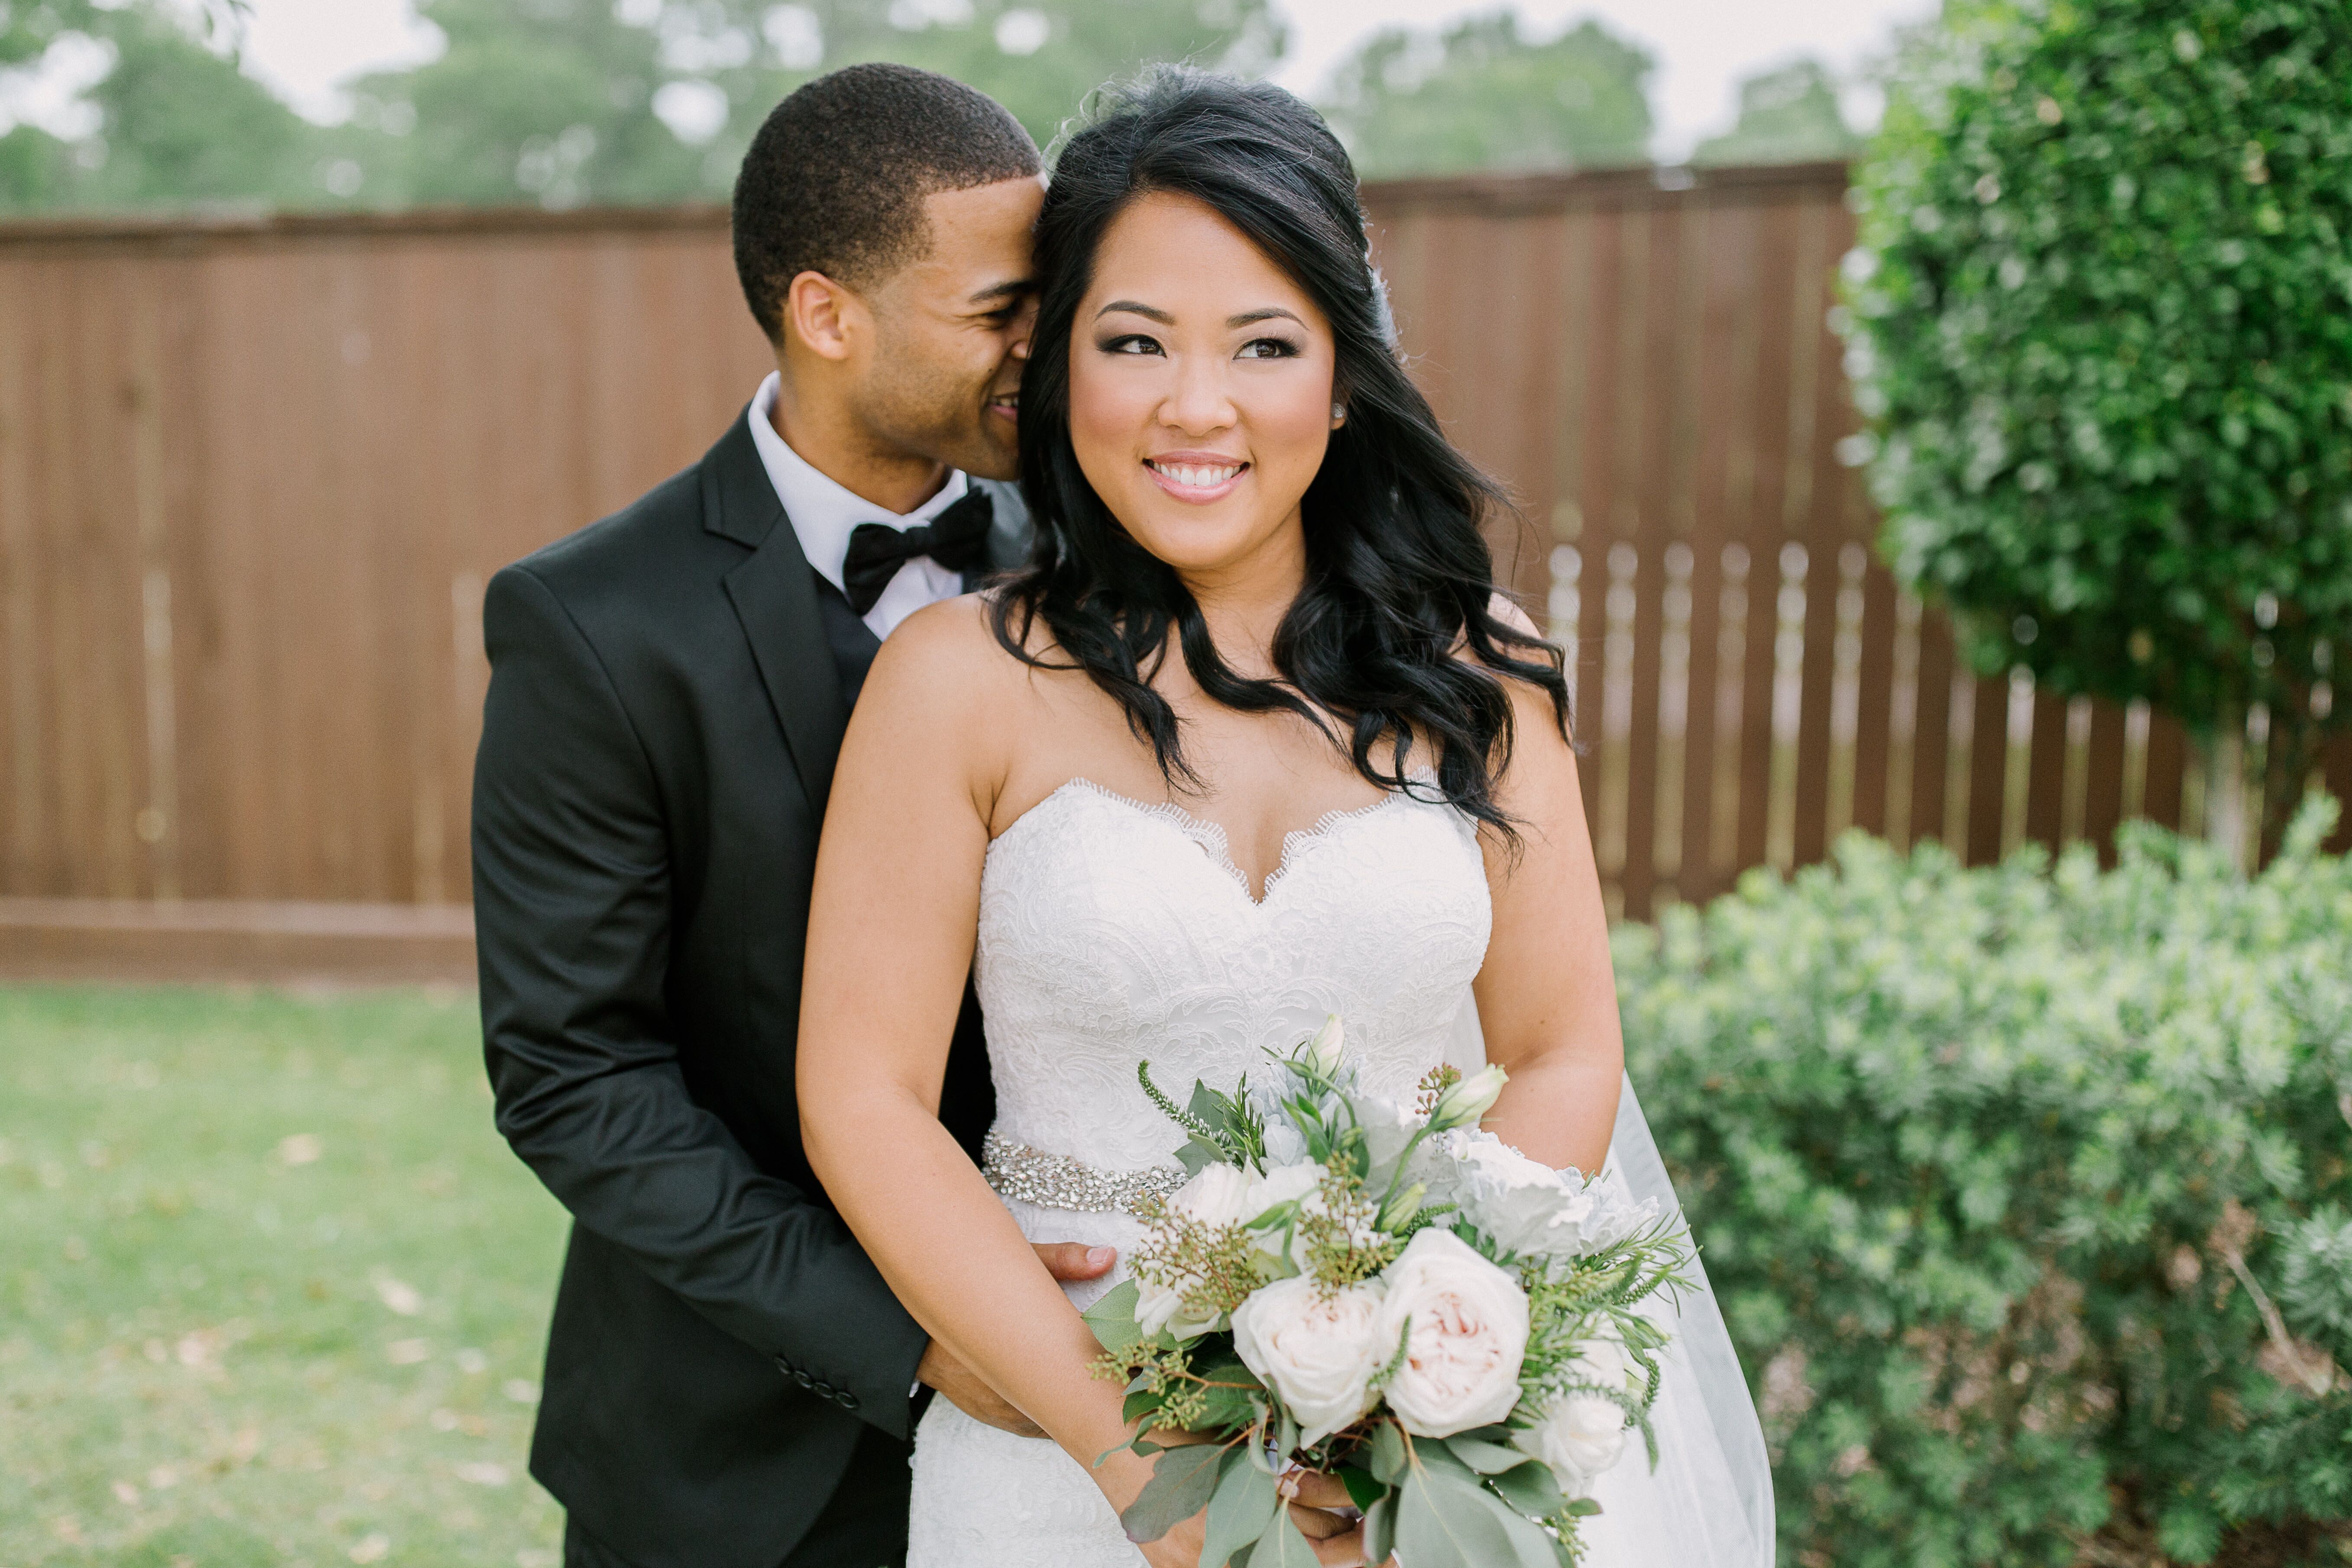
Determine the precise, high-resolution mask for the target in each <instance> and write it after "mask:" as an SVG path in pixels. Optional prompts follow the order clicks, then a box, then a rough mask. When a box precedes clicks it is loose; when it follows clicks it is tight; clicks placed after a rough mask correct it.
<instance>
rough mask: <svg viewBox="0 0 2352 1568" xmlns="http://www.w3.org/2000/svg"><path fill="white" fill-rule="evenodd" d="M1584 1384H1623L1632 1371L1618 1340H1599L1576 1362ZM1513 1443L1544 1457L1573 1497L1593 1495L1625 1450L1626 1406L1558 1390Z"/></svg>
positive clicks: (1575, 1368)
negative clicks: (1594, 1483)
mask: <svg viewBox="0 0 2352 1568" xmlns="http://www.w3.org/2000/svg"><path fill="white" fill-rule="evenodd" d="M1570 1368H1571V1372H1570V1375H1571V1376H1572V1377H1574V1378H1575V1379H1576V1381H1578V1382H1580V1383H1597V1384H1602V1385H1603V1386H1605V1387H1611V1388H1615V1387H1622V1386H1623V1385H1624V1384H1625V1382H1626V1379H1627V1375H1628V1373H1629V1372H1630V1370H1631V1368H1630V1365H1629V1363H1627V1361H1626V1359H1625V1352H1624V1351H1623V1350H1622V1348H1621V1347H1620V1346H1619V1345H1618V1344H1617V1342H1615V1341H1613V1340H1596V1341H1594V1342H1592V1343H1591V1344H1590V1345H1588V1346H1586V1347H1585V1348H1584V1350H1583V1351H1582V1352H1580V1354H1579V1355H1578V1356H1577V1358H1576V1360H1575V1361H1574V1362H1572V1363H1570ZM1511 1442H1512V1445H1513V1446H1514V1447H1517V1448H1518V1449H1520V1450H1521V1451H1522V1452H1525V1453H1528V1454H1532V1455H1533V1456H1535V1457H1536V1458H1538V1459H1541V1460H1542V1461H1543V1462H1544V1464H1545V1465H1546V1466H1548V1467H1549V1468H1550V1470H1551V1473H1552V1479H1554V1480H1556V1481H1558V1482H1559V1489H1560V1490H1561V1491H1563V1492H1565V1493H1566V1494H1567V1495H1568V1496H1570V1497H1572V1498H1573V1497H1591V1495H1592V1483H1593V1482H1594V1481H1595V1480H1596V1479H1599V1478H1600V1477H1601V1475H1602V1474H1604V1473H1605V1472H1607V1471H1608V1469H1609V1468H1611V1467H1612V1466H1613V1465H1615V1464H1616V1463H1617V1461H1618V1459H1619V1458H1620V1457H1622V1455H1623V1454H1624V1452H1625V1411H1624V1408H1623V1407H1622V1405H1619V1404H1618V1403H1617V1402H1616V1401H1615V1400H1613V1399H1603V1398H1602V1397H1601V1395H1599V1394H1589V1393H1582V1392H1578V1393H1570V1394H1553V1395H1552V1396H1551V1397H1550V1398H1549V1400H1548V1401H1547V1402H1546V1403H1545V1405H1544V1406H1543V1413H1542V1418H1541V1419H1540V1420H1538V1422H1537V1423H1536V1425H1534V1426H1528V1427H1525V1428H1523V1429H1521V1430H1519V1431H1517V1432H1514V1433H1512V1434H1511Z"/></svg>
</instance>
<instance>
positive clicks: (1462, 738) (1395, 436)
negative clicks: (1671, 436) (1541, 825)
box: [992, 68, 1569, 836]
mask: <svg viewBox="0 0 2352 1568" xmlns="http://www.w3.org/2000/svg"><path fill="white" fill-rule="evenodd" d="M1153 192H1159V193H1166V194H1170V195H1181V196H1186V197H1190V198H1191V199H1192V200H1194V201H1198V202H1201V203H1202V204H1203V205H1207V206H1208V207H1210V208H1212V209H1213V210H1214V211H1215V212H1216V213H1217V214H1219V215H1220V216H1223V218H1224V219H1225V220H1226V221H1227V222H1228V223H1231V224H1232V225H1233V226H1234V227H1235V228H1237V229H1239V230H1240V231H1241V232H1242V233H1243V234H1244V235H1245V236H1247V237H1249V238H1250V240H1251V241H1253V242H1254V243H1255V245H1256V246H1257V247H1258V248H1259V249H1260V250H1262V251H1264V252H1265V255H1266V257H1267V258H1269V259H1270V260H1272V261H1273V262H1274V264H1275V265H1276V266H1277V267H1279V268H1282V269H1283V270H1284V271H1285V272H1286V273H1287V274H1288V275H1289V276H1290V278H1291V279H1293V280H1294V281H1295V282H1297V285H1298V286H1299V288H1301V289H1304V290H1305V291H1306V293H1307V296H1308V297H1309V298H1310V299H1312V300H1314V301H1315V303H1316V305H1317V307H1318V309H1320V310H1322V312H1323V315H1324V317H1325V319H1326V320H1328V321H1329V322H1330V324H1331V331H1332V336H1333V338H1334V339H1335V340H1336V344H1337V349H1338V355H1337V361H1338V363H1337V368H1336V382H1335V385H1334V388H1333V395H1334V397H1335V398H1337V399H1338V400H1339V401H1340V402H1342V403H1344V404H1345V405H1346V406H1347V420H1346V423H1344V424H1343V425H1341V426H1339V429H1337V430H1336V431H1334V432H1333V433H1332V436H1331V445H1330V448H1329V451H1328V454H1327V455H1326V457H1325V458H1324V461H1323V467H1322V468H1321V470H1320V471H1319V472H1318V474H1317V475H1316V476H1315V479H1314V482H1313V483H1312V484H1310V485H1309V486H1308V487H1307V495H1306V499H1305V501H1304V503H1303V509H1302V510H1303V511H1304V515H1305V521H1306V531H1307V580H1306V584H1305V585H1304V586H1303V587H1302V588H1301V589H1300V591H1299V594H1298V597H1297V600H1295V601H1294V602H1293V603H1292V605H1291V606H1290V608H1289V610H1288V612H1287V613H1286V615H1285V616H1283V619H1282V625H1281V626H1280V627H1279V628H1278V629H1277V631H1276V634H1275V638H1274V647H1273V658H1274V664H1275V668H1276V670H1277V671H1278V672H1279V679H1244V678H1243V677H1242V676H1240V675H1238V674H1236V673H1234V670H1233V669H1232V668H1231V667H1229V666H1228V665H1227V664H1226V663H1225V661H1224V660H1223V658H1221V657H1220V656H1219V654H1218V652H1217V648H1216V644H1215V642H1214V641H1213V638H1212V637H1210V634H1209V628H1208V625H1207V623H1206V622H1205V621H1204V620H1203V619H1202V616H1201V611H1200V606H1199V605H1197V604H1195V603H1194V601H1193V598H1192V594H1191V593H1190V591H1188V590H1187V589H1186V588H1185V586H1184V584H1183V583H1182V581H1181V579H1180V578H1179V577H1178V576H1177V574H1176V573H1175V572H1174V570H1173V569H1171V567H1170V566H1168V564H1167V563H1164V562H1162V561H1160V560H1159V559H1158V558H1157V557H1155V556H1153V555H1152V554H1151V553H1150V552H1148V551H1146V550H1145V549H1144V548H1143V547H1142V546H1141V545H1139V544H1138V543H1137V542H1135V541H1134V540H1133V539H1132V538H1131V537H1129V534H1128V532H1127V531H1126V530H1125V529H1124V528H1122V527H1121V526H1120V525H1119V523H1118V520H1117V519H1116V518H1115V517H1113V516H1112V515H1111V512H1110V509H1109V508H1108V507H1106V506H1105V505H1104V504H1103V502H1102V499H1101V498H1100V497H1099V496H1097V494H1096V493H1095V491H1094V489H1093V488H1092V487H1091V486H1090V485H1088V484H1087V479H1086V476H1085V474H1084V473H1082V472H1081V471H1080V470H1079V468H1078V460H1077V456H1076V452H1075V451H1073V449H1072V447H1071V445H1070V370H1069V350H1070V337H1071V332H1072V330H1073V322H1074V320H1075V318H1076V314H1077V309H1078V303H1079V300H1081V299H1082V298H1083V297H1084V295H1085V294H1086V291H1087V287H1088V286H1089V284H1090V282H1091V280H1092V279H1091V275H1092V272H1093V268H1094V258H1095V254H1096V251H1097V247H1099V246H1100V245H1101V243H1102V239H1103V236H1104V234H1105V233H1106V232H1107V231H1108V229H1109V227H1110V225H1111V222H1112V220H1113V219H1115V218H1116V217H1118V215H1119V214H1120V213H1121V212H1122V211H1124V210H1125V209H1126V207H1127V206H1128V205H1129V203H1131V202H1133V201H1134V200H1135V199H1136V198H1137V197H1139V196H1141V195H1145V194H1147V193H1153ZM1037 268H1038V275H1039V277H1040V279H1042V280H1043V293H1042V295H1041V297H1040V299H1039V301H1038V311H1037V324H1036V331H1035V336H1034V339H1033V342H1032V353H1031V355H1030V359H1029V364H1028V368H1027V370H1026V371H1025V372H1024V374H1023V377H1022V383H1021V422H1020V431H1021V482H1022V488H1023V489H1024V491H1025V492H1026V494H1027V497H1028V500H1029V505H1030V509H1031V510H1032V513H1033V514H1034V521H1035V524H1036V543H1035V547H1034V550H1033V552H1032V553H1031V556H1030V560H1029V563H1028V564H1027V565H1026V566H1025V567H1024V569H1023V570H1021V571H1020V572H1019V573H1017V574H1014V575H1013V577H1011V578H1010V579H1009V580H1007V581H1006V582H1005V583H1004V584H1002V585H1001V586H1000V588H999V589H998V591H997V592H996V594H995V595H993V598H992V619H993V624H994V628H995V633H996V638H997V640H998V641H999V642H1000V643H1002V644H1003V646H1004V647H1005V648H1006V650H1007V651H1009V652H1011V653H1012V654H1013V656H1014V657H1015V658H1020V659H1022V660H1023V661H1024V662H1025V663H1028V664H1031V665H1034V666H1038V667H1041V668H1073V666H1075V668H1082V669H1084V670H1085V671H1086V672H1087V675H1088V676H1090V677H1092V678H1093V679H1094V682H1095V684H1096V685H1097V686H1099V687H1100V688H1101V689H1103V690H1104V691H1106V692H1108V694H1109V695H1110V696H1111V697H1112V698H1114V699H1115V700H1117V701H1118V704H1119V706H1120V707H1121V708H1122V709H1124V710H1126V714H1127V719H1128V723H1129V726H1130V727H1131V728H1132V729H1133V730H1134V731H1135V732H1136V734H1137V735H1138V737H1139V738H1142V739H1148V740H1149V741H1150V742H1151V747H1152V751H1153V752H1154V754H1155V755H1156V756H1157V758H1158V760H1159V763H1160V772H1161V773H1163V774H1164V775H1165V776H1166V777H1167V779H1168V781H1169V784H1170V785H1171V788H1173V787H1185V786H1194V785H1197V784H1198V782H1199V781H1198V779H1197V778H1196V776H1195V775H1194V774H1193V773H1192V769H1191V768H1190V766H1189V765H1188V764H1187V763H1186V762H1185V760H1184V756H1183V752H1182V748H1181V743H1180V739H1179V735H1178V724H1177V719H1176V714H1175V711H1174V710H1173V709H1172V708H1171V707H1170V706H1169V703H1168V700H1167V699H1166V698H1164V697H1162V696H1160V693H1159V692H1157V691H1156V690H1154V689H1152V687H1151V685H1150V677H1151V676H1152V675H1153V674H1154V673H1155V672H1156V671H1157V670H1158V668H1159V666H1160V660H1161V659H1162V658H1164V657H1165V656H1166V651H1167V647H1168V641H1169V633H1170V630H1171V627H1172V628H1173V630H1174V632H1175V636H1176V641H1177V643H1178V646H1179V647H1181V649H1182V651H1183V656H1184V663H1185V666H1186V668H1189V669H1190V670H1191V671H1192V678H1193V679H1194V680H1196V681H1198V682H1199V683H1200V686H1201V689H1202V691H1204V692H1206V693H1207V694H1208V695H1209V696H1210V697H1211V698H1213V700H1216V701H1219V702H1222V703H1224V704H1225V705H1226V706H1228V707H1230V708H1234V709H1239V710H1243V711H1245V712H1269V711H1277V710H1280V711H1288V712H1292V713H1297V714H1298V715H1299V716H1301V717H1302V718H1305V719H1307V721H1309V722H1311V723H1314V724H1315V725H1317V726H1318V728H1320V729H1322V730H1323V731H1324V732H1325V733H1326V734H1328V735H1330V736H1331V738H1332V741H1333V742H1334V743H1335V744H1337V745H1339V747H1340V748H1341V749H1342V750H1344V751H1346V752H1348V754H1349V757H1350V758H1351V759H1352V760H1353V762H1354V763H1355V766H1356V771H1357V772H1358V773H1361V774H1362V775H1363V776H1364V777H1365V778H1367V779H1369V780H1370V781H1371V782H1372V783H1374V784H1379V785H1381V786H1382V787H1383V788H1387V789H1405V788H1408V787H1409V786H1412V774H1413V773H1418V772H1419V771H1420V770H1421V768H1422V767H1423V765H1425V764H1423V763H1422V762H1421V761H1420V760H1419V759H1415V758H1413V757H1412V752H1413V751H1414V749H1415V747H1416V744H1417V742H1419V741H1420V740H1423V739H1425V740H1426V741H1428V742H1430V743H1431V745H1432V746H1433V749H1434V752H1435V757H1434V764H1435V765H1434V768H1433V773H1434V776H1435V781H1436V790H1437V791H1438V792H1439V793H1441V794H1442V795H1444V798H1445V800H1447V801H1448V802H1450V803H1451V804H1452V805H1454V806H1456V807H1458V808H1459V809H1461V810H1462V811H1464V812H1466V813H1468V814H1469V815H1470V816H1473V817H1475V818H1477V819H1478V820H1480V821H1482V822H1486V823H1488V824H1491V825H1493V826H1496V827H1497V828H1499V829H1501V830H1502V831H1503V832H1504V833H1505V834H1506V835H1507V836H1508V835H1509V834H1510V829H1511V825H1510V823H1509V822H1508V821H1507V820H1506V817H1505V816H1504V813H1503V812H1502V810H1501V809H1500V808H1499V807H1498V806H1497V805H1496V802H1495V787H1494V786H1495V777H1496V773H1499V772H1500V770H1501V769H1502V768H1503V767H1504V766H1505V765H1507V763H1508V760H1509V756H1510V751H1511V742H1512V721H1511V704H1510V700H1509V695H1508V693H1507V691H1506V689H1505V688H1504V685H1503V679H1502V678H1503V677H1506V676H1508V677H1511V678H1514V679H1519V680H1524V681H1527V682H1529V683H1530V684H1532V685H1534V686H1537V687H1538V688H1540V689H1542V690H1543V692H1544V693H1545V694H1546V695H1547V696H1548V697H1549V699H1550V701H1551V708H1552V712H1553V715H1554V717H1555V720H1556V721H1557V722H1558V723H1559V726H1560V729H1561V731H1562V733H1566V731H1567V729H1568V725H1569V699H1568V686H1567V682H1566V679H1565V678H1564V676H1563V674H1562V664H1561V658H1560V655H1559V650H1557V649H1555V648H1553V647H1551V646H1550V645H1549V644H1547V643H1545V642H1543V641H1542V640H1541V639H1539V638H1538V637H1532V636H1530V635H1528V633H1526V632H1524V631H1521V630H1520V629H1518V628H1517V627H1516V626H1512V625H1510V624H1509V623H1507V622H1506V621H1504V620H1503V619H1502V618H1500V617H1499V616H1496V615H1495V614H1494V610H1493V603H1492V601H1493V597H1494V595H1495V594H1496V585H1495V581H1494V563H1493V558H1492V556H1491V555H1490V554H1489V552H1488V551H1487V547H1486V540H1485V538H1484V537H1483V536H1482V535H1481V534H1480V532H1479V524H1480V522H1481V521H1482V520H1483V519H1485V518H1486V516H1488V515H1489V514H1490V512H1492V511H1494V510H1496V509H1498V508H1499V507H1500V506H1501V504H1502V498H1501V494H1500V492H1499V491H1498V490H1497V489H1496V486H1495V485H1494V483H1493V482H1492V481H1491V480H1489V479H1487V478H1486V476H1485V475H1483V474H1481V473H1480V472H1479V471H1478V470H1477V468H1475V467H1474V466H1473V465H1472V464H1471V463H1470V462H1469V460H1468V459H1467V458H1464V457H1463V456H1462V454H1461V453H1459V452H1457V451H1455V450H1454V447H1452V446H1451V445H1450V444H1448V443H1447V441H1446V439H1445V437H1444V433H1443V432H1442V431H1441V430H1440V429H1439V427H1438V423H1437V417H1436V416H1435V415H1434V414H1433V412H1432V411H1431V409H1430V406H1429V403H1428V401H1427V400H1426V399H1425V398H1423V396H1422V395H1421V392H1420V390H1419V389H1418V388H1417V387H1415V386H1414V385H1413V384H1412V380H1411V379H1410V378H1409V377H1408V376H1407V375H1406V374H1405V372H1404V368H1403V366H1402V363H1401V362H1400V360H1399V357H1398V354H1397V350H1396V345H1395V342H1394V329H1393V327H1392V325H1391V321H1390V317H1389V312H1388V302H1387V298H1386V295H1385V293H1384V291H1383V289H1382V288H1381V281H1380V279H1379V276H1378V275H1377V274H1376V273H1375V272H1374V271H1373V268H1372V264H1371V258H1370V242H1369V240H1368V239H1367V237H1366V234H1365V224H1364V215H1363V209H1362V208H1361V207H1360V205H1358V204H1357V200H1356V176H1355V170H1354V168H1353V167H1352V166H1351V165H1350V164H1349V162H1348V154H1347V153H1346V151H1345V150H1344V149H1342V148H1341V147H1340V145H1339V141H1338V139H1337V138H1335V137H1334V136H1333V135H1332V134H1331V132H1330V130H1329V129H1328V127H1327V126H1326V125H1325V124H1324V123H1323V121H1322V120H1321V118H1320V117H1319V116H1318V115H1317V114H1316V112H1315V111H1314V110H1311V109H1309V108H1307V105H1306V104H1304V103H1302V102H1300V101H1299V100H1297V99H1296V98H1294V97H1292V96H1291V95H1290V94H1289V93H1287V92H1285V91H1284V90H1282V89H1280V88H1278V87H1275V86H1273V85H1271V84H1270V83H1265V82H1244V81H1238V80H1235V79H1231V78H1228V77H1223V76H1215V75H1211V74H1209V73H1206V72H1202V71H1197V70H1191V69H1186V68H1160V69H1159V70H1156V71H1154V72H1152V73H1151V74H1150V75H1148V76H1146V77H1144V78H1143V79H1141V80H1139V82H1137V83H1135V84H1134V85H1132V86H1130V87H1128V88H1125V89H1117V90H1115V91H1112V92H1110V93H1108V94H1107V95H1106V101H1105V102H1104V103H1103V104H1102V105H1101V106H1100V107H1099V108H1098V109H1097V111H1096V113H1095V115H1094V117H1093V119H1092V121H1091V122H1090V123H1088V124H1087V125H1086V126H1085V127H1083V128H1082V129H1080V130H1079V131H1077V132H1076V133H1075V134H1074V135H1072V136H1071V137H1070V138H1069V140H1068V142H1067V144H1066V146H1064V147H1063V149H1062V152H1061V155H1060V157H1059V159H1058V160H1057V161H1056V163H1055V165H1054V172H1053V180H1052V184H1050V186H1049V187H1048V188H1047V191H1046V195H1045V209H1044V211H1043V213H1042V214H1041V215H1040V216H1039V217H1038V220H1037ZM1039 622H1043V623H1044V624H1045V628H1046V630H1047V631H1048V632H1050V633H1051V634H1052V640H1053V643H1054V645H1055V647H1056V648H1057V649H1058V651H1059V654H1060V655H1061V656H1063V658H1066V659H1067V660H1069V661H1072V662H1070V663H1065V662H1062V661H1061V659H1058V658H1049V657H1048V656H1046V655H1045V654H1041V653H1039V652H1037V651H1035V650H1034V649H1033V647H1032V646H1031V643H1032V638H1033V635H1034V631H1035V628H1036V625H1037V623H1039ZM1465 650H1466V651H1467V653H1468V654H1469V655H1470V657H1469V658H1462V657H1460V656H1461V655H1462V653H1463V652H1464V651H1465ZM1325 714H1330V715H1335V716H1337V718H1338V720H1339V727H1338V728H1335V727H1334V726H1333V725H1332V724H1330V723H1328V722H1327V721H1326V720H1325V718H1324V715H1325Z"/></svg>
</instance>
